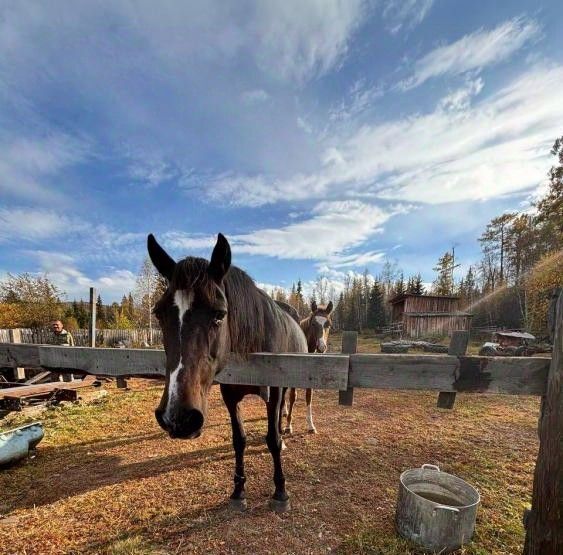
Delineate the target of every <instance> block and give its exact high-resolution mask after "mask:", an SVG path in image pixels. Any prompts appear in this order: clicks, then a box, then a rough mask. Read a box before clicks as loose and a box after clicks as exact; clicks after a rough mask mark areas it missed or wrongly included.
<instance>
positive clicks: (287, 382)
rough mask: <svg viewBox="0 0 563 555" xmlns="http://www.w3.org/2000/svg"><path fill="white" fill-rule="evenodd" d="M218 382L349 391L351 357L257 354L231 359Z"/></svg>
mask: <svg viewBox="0 0 563 555" xmlns="http://www.w3.org/2000/svg"><path fill="white" fill-rule="evenodd" d="M215 380H216V381H218V382H219V383H226V384H244V385H258V386H266V385H269V386H271V387H298V388H308V387H311V388H313V389H346V386H347V384H348V357H347V356H342V355H326V354H325V355H315V354H300V353H299V354H291V353H289V354H280V353H256V354H251V355H250V356H249V357H248V360H240V359H237V358H234V357H233V358H232V359H231V360H230V361H229V363H228V364H227V367H226V368H225V369H224V370H223V371H222V372H220V373H219V374H217V376H216V377H215Z"/></svg>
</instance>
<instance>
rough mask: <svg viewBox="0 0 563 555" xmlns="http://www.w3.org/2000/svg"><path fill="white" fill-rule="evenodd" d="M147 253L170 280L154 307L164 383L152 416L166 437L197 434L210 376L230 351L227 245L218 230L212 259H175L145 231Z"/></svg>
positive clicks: (187, 437) (228, 255)
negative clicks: (163, 361)
mask: <svg viewBox="0 0 563 555" xmlns="http://www.w3.org/2000/svg"><path fill="white" fill-rule="evenodd" d="M147 244H148V251H149V256H150V258H151V260H152V262H153V264H154V265H155V267H156V269H157V270H158V271H159V273H160V274H162V275H163V276H164V277H165V278H166V279H167V280H168V288H167V290H166V291H165V293H164V294H163V295H162V297H161V298H160V300H159V301H158V302H157V303H156V305H155V307H154V311H153V312H154V314H155V316H156V317H157V319H158V321H159V323H160V327H161V328H162V337H163V343H164V350H165V352H166V385H165V387H164V392H163V394H162V399H161V400H160V404H159V406H158V408H157V409H156V410H155V415H156V419H157V421H158V423H159V424H160V426H161V427H162V428H163V429H164V430H166V431H167V432H168V433H169V434H170V437H175V438H183V439H193V438H196V437H198V436H199V435H200V434H201V429H202V427H203V423H204V420H205V416H206V414H207V397H208V394H209V390H210V389H211V385H212V383H213V378H214V377H215V374H216V373H217V372H218V370H220V369H221V367H222V363H223V362H224V360H225V357H226V355H227V354H228V353H229V350H230V339H229V328H228V320H227V312H228V304H227V297H226V294H225V289H224V286H223V279H224V277H225V275H226V274H227V272H228V270H229V267H230V265H231V249H230V247H229V243H228V241H227V239H225V237H224V236H223V235H221V234H219V237H218V239H217V244H216V245H215V248H214V249H213V254H212V255H211V261H210V262H207V260H204V259H202V258H192V257H188V258H186V259H184V260H181V261H180V262H175V261H174V260H173V259H172V258H171V257H170V256H169V255H168V254H167V253H166V252H165V251H164V249H163V248H162V247H161V246H160V245H159V244H158V243H157V241H156V239H155V238H154V237H153V235H149V236H148V243H147Z"/></svg>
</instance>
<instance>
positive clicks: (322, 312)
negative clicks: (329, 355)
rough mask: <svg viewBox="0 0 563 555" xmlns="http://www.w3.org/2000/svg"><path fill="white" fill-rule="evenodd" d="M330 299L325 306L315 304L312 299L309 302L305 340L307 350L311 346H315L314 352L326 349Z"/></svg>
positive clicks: (328, 331) (330, 306) (323, 351)
mask: <svg viewBox="0 0 563 555" xmlns="http://www.w3.org/2000/svg"><path fill="white" fill-rule="evenodd" d="M332 308H333V306H332V301H330V302H329V303H328V304H327V305H326V306H322V305H321V306H317V303H316V302H315V301H313V302H312V303H311V314H310V316H309V333H308V337H307V342H308V344H309V351H311V347H313V346H314V347H315V352H317V353H325V352H326V350H327V349H328V334H329V333H330V326H331V325H332V320H331V317H330V315H331V314H332Z"/></svg>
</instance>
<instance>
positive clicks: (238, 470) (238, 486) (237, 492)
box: [221, 385, 246, 511]
mask: <svg viewBox="0 0 563 555" xmlns="http://www.w3.org/2000/svg"><path fill="white" fill-rule="evenodd" d="M221 395H222V396H223V401H224V402H225V405H226V406H227V410H228V411H229V416H230V417H231V428H232V432H233V447H234V449H235V476H234V482H235V488H234V490H233V493H232V494H231V507H233V508H234V509H237V510H240V511H244V510H245V509H246V492H245V490H244V484H245V483H246V476H245V474H244V449H245V448H246V433H245V431H244V425H243V422H242V417H241V414H240V409H239V403H240V401H241V399H242V396H241V395H240V393H239V392H237V391H236V390H234V389H233V388H232V387H229V386H227V385H221Z"/></svg>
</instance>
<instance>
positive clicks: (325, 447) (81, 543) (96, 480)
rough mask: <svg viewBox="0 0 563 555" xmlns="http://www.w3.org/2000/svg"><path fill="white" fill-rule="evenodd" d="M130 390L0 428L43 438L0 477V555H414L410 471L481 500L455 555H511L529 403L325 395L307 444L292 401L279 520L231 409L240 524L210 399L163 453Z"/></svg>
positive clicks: (533, 442) (397, 394)
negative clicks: (399, 502) (237, 443)
mask: <svg viewBox="0 0 563 555" xmlns="http://www.w3.org/2000/svg"><path fill="white" fill-rule="evenodd" d="M369 341H370V339H369V338H368V339H366V342H369ZM372 350H373V348H372ZM131 388H132V390H131V391H127V392H124V391H123V390H117V389H114V388H112V387H109V388H108V391H109V394H108V395H107V396H106V397H103V398H100V399H97V400H94V401H92V402H89V403H82V404H80V405H73V404H69V405H66V406H64V407H62V408H57V409H53V410H48V411H45V412H43V413H41V414H39V415H34V416H30V415H28V414H26V413H25V412H24V413H19V414H18V413H12V415H10V416H9V417H8V418H7V419H4V420H0V429H7V428H10V427H13V426H17V425H20V424H23V423H26V422H29V421H33V420H37V419H40V420H41V421H42V422H43V423H44V426H45V439H44V440H43V441H42V442H41V443H40V444H39V446H38V450H37V456H36V457H35V458H33V459H29V460H28V461H25V462H22V463H20V464H18V465H16V466H13V467H11V468H8V469H5V470H2V471H0V492H2V494H1V496H0V515H1V516H0V553H2V554H4V553H6V554H16V553H17V554H19V553H22V554H24V553H33V554H38V555H41V554H50V553H53V554H54V553H57V554H60V553H69V554H86V555H88V554H98V553H101V554H107V555H125V554H127V555H129V554H130V555H161V554H172V553H233V554H234V553H236V554H238V553H288V554H291V553H295V554H308V553H312V554H317V553H328V552H331V553H341V554H346V555H348V554H356V553H358V554H385V555H402V554H407V553H417V551H416V549H415V548H414V547H413V546H411V545H410V544H409V543H407V542H405V541H404V540H401V539H399V538H397V536H396V534H395V531H394V529H393V518H394V508H395V500H396V493H397V484H398V477H399V474H400V473H401V472H402V471H403V470H405V469H407V468H413V467H416V466H419V465H420V464H422V463H432V464H438V465H439V466H440V467H441V468H442V469H443V470H445V471H449V472H452V473H454V474H457V475H459V476H461V477H462V478H464V479H466V480H467V481H469V482H470V483H471V484H473V485H475V487H477V488H478V489H479V491H480V492H481V495H482V505H481V507H480V509H479V512H478V517H477V527H476V534H475V536H474V539H473V541H472V542H471V543H470V544H469V545H467V546H465V547H464V549H463V550H461V551H460V552H459V553H460V554H464V555H483V554H485V553H492V554H495V555H502V554H507V555H508V554H510V555H512V554H515V553H519V552H521V549H522V544H523V539H524V531H523V528H522V522H521V521H522V511H523V509H524V507H525V506H526V505H527V503H528V502H529V499H530V496H531V484H532V474H533V467H534V463H535V457H536V455H537V447H538V444H537V434H536V430H537V417H538V412H539V399H538V398H532V397H515V396H496V395H490V396H484V395H479V396H477V395H473V396H472V395H458V399H457V400H456V405H455V408H454V409H453V410H451V411H447V410H441V409H438V408H436V397H437V395H436V394H435V393H425V392H424V393H419V392H404V391H377V390H372V391H368V390H363V391H362V390H360V391H357V392H356V395H355V403H354V406H353V407H340V406H338V404H337V397H338V395H337V392H334V391H324V392H315V396H314V413H315V424H316V426H317V428H318V430H319V433H318V434H317V435H309V434H307V433H306V432H305V430H306V424H305V414H304V413H305V408H304V402H303V394H302V392H299V398H298V402H297V405H296V416H295V420H294V429H295V433H294V435H293V436H291V437H290V438H288V439H287V440H286V442H287V444H288V449H287V451H284V468H285V471H286V477H287V481H288V490H289V492H290V494H291V497H292V499H291V500H292V506H293V509H292V511H291V512H289V513H287V514H283V515H277V514H274V513H271V512H270V511H269V510H268V507H267V502H268V498H269V495H270V494H271V491H272V479H271V476H272V468H271V458H270V455H269V453H268V451H267V449H266V447H265V445H264V440H263V437H264V434H265V432H266V420H265V412H264V409H263V404H262V403H261V401H260V400H259V399H258V398H248V399H247V400H245V402H244V403H243V413H244V416H245V420H246V422H247V424H246V428H247V434H248V447H247V457H246V465H247V477H248V481H247V493H248V504H249V509H248V511H246V512H245V513H243V514H240V513H233V512H231V511H230V509H229V508H228V504H227V498H228V496H229V494H230V490H231V484H232V473H233V466H234V465H233V455H232V448H231V435H230V426H229V423H228V417H227V413H226V410H225V408H224V407H223V406H222V403H221V401H220V395H219V392H218V391H217V389H216V388H214V389H213V391H212V395H211V399H210V409H209V418H208V422H207V423H206V429H205V432H204V434H203V435H202V437H201V438H199V439H197V440H194V441H177V440H176V441H175V440H171V439H169V438H168V437H167V436H166V435H165V434H164V432H162V431H161V430H160V429H159V428H158V426H157V424H156V422H155V420H154V415H153V410H154V407H155V406H156V405H157V403H158V399H159V397H160V394H161V386H160V385H158V384H155V383H154V382H150V381H147V380H132V381H131Z"/></svg>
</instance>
